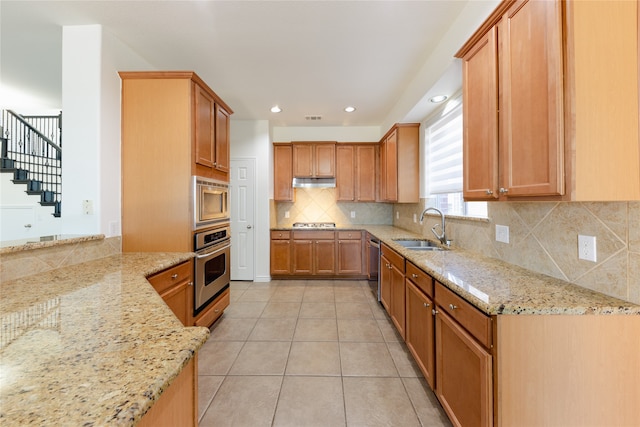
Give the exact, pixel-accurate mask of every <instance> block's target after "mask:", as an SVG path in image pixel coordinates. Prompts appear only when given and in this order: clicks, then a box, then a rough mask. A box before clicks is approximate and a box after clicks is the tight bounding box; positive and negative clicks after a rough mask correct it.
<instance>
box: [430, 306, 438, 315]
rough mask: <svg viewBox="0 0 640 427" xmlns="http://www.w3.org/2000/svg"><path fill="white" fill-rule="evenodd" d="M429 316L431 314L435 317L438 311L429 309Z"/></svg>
mask: <svg viewBox="0 0 640 427" xmlns="http://www.w3.org/2000/svg"><path fill="white" fill-rule="evenodd" d="M431 314H433V315H434V316H435V315H436V314H438V310H436V309H435V308H432V309H431Z"/></svg>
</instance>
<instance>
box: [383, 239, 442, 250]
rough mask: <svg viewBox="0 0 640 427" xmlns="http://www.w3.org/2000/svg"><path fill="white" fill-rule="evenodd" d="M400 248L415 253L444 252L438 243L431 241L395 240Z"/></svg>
mask: <svg viewBox="0 0 640 427" xmlns="http://www.w3.org/2000/svg"><path fill="white" fill-rule="evenodd" d="M394 243H397V244H398V245H400V246H403V247H405V248H407V249H411V250H414V251H441V250H443V249H442V248H441V247H440V246H438V244H437V243H433V242H432V241H430V240H394Z"/></svg>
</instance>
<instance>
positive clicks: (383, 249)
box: [380, 243, 404, 273]
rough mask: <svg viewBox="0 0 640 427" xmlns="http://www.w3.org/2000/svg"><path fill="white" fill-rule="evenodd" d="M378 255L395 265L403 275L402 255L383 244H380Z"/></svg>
mask: <svg viewBox="0 0 640 427" xmlns="http://www.w3.org/2000/svg"><path fill="white" fill-rule="evenodd" d="M380 253H381V255H382V256H384V257H385V258H386V259H388V260H389V261H391V264H393V265H395V266H396V267H397V268H398V270H400V271H401V272H402V273H404V257H403V256H402V255H400V254H399V253H398V252H396V251H394V250H393V249H391V248H390V247H389V246H387V245H385V244H384V243H382V244H380Z"/></svg>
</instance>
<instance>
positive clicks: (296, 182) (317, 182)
mask: <svg viewBox="0 0 640 427" xmlns="http://www.w3.org/2000/svg"><path fill="white" fill-rule="evenodd" d="M335 186H336V179H335V178H293V188H335Z"/></svg>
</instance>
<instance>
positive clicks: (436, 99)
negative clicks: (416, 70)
mask: <svg viewBox="0 0 640 427" xmlns="http://www.w3.org/2000/svg"><path fill="white" fill-rule="evenodd" d="M447 98H448V97H447V95H436V96H434V97H431V99H429V101H430V102H433V103H434V104H438V103H440V102H443V101H446V100H447Z"/></svg>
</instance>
